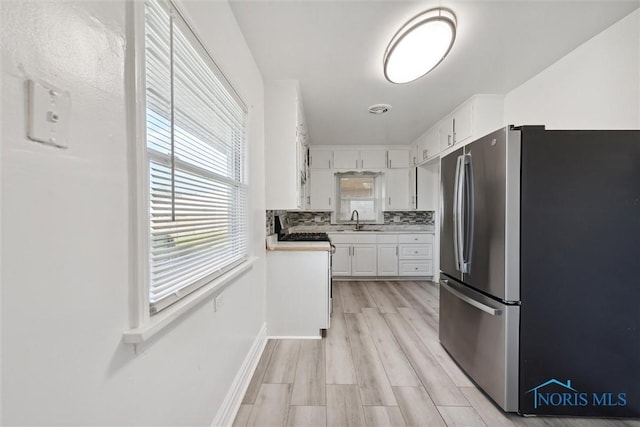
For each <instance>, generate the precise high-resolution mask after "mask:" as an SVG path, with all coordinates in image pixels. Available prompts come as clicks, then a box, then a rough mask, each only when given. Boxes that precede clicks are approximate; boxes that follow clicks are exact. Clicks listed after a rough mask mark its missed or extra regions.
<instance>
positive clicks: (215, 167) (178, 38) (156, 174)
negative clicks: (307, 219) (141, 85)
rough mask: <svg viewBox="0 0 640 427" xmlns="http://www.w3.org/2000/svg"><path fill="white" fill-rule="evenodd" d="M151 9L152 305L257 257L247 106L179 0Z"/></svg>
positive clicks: (156, 0)
mask: <svg viewBox="0 0 640 427" xmlns="http://www.w3.org/2000/svg"><path fill="white" fill-rule="evenodd" d="M144 15H145V17H144V19H145V37H144V42H145V50H144V55H145V60H144V65H145V66H144V68H145V73H144V75H145V93H146V145H147V165H148V180H149V186H148V197H149V216H148V220H149V227H148V231H149V245H148V247H149V254H148V256H149V282H150V283H149V307H150V312H151V313H152V314H153V313H156V312H158V311H160V310H162V309H163V308H165V307H167V306H169V305H170V304H172V303H174V302H176V301H177V300H179V299H180V298H182V297H184V296H185V295H187V294H189V293H190V292H193V291H194V290H196V289H198V288H199V287H201V286H204V285H206V284H207V283H209V282H211V281H212V280H213V279H215V278H216V277H217V276H219V275H221V274H224V273H225V272H227V271H228V270H230V269H232V268H233V267H234V266H236V265H238V264H239V263H241V262H242V261H244V260H245V259H246V258H247V256H248V215H247V212H248V207H247V195H248V188H247V171H246V140H245V139H246V126H247V111H246V108H245V106H244V104H243V102H242V101H241V100H240V98H239V97H238V95H237V94H236V93H235V91H234V90H233V88H232V87H231V86H230V85H229V83H228V82H227V81H226V79H225V78H224V76H223V75H222V73H221V72H220V71H219V69H218V68H217V67H216V65H215V64H214V63H213V60H212V59H211V58H210V56H209V55H208V54H207V51H206V50H205V49H204V47H203V46H202V45H201V43H200V42H199V41H198V39H197V38H196V36H195V35H194V34H193V32H192V31H191V29H190V28H189V26H188V25H187V24H186V22H185V21H184V19H183V18H182V17H181V16H180V14H179V13H178V12H177V10H176V9H175V8H174V6H173V5H172V4H171V3H170V2H168V1H164V0H146V1H145V12H144Z"/></svg>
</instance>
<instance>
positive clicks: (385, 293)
mask: <svg viewBox="0 0 640 427" xmlns="http://www.w3.org/2000/svg"><path fill="white" fill-rule="evenodd" d="M333 297H334V312H333V316H332V318H331V328H330V329H329V330H328V331H327V336H326V338H324V339H322V340H269V341H268V342H267V345H266V347H265V350H264V352H263V354H262V357H261V359H260V362H259V364H258V367H257V369H256V371H255V373H254V375H253V378H252V379H251V383H250V385H249V388H248V390H247V393H246V395H245V397H244V400H243V402H242V406H241V407H240V410H239V411H238V415H237V416H236V419H235V422H234V424H233V425H234V426H237V427H240V426H260V427H270V426H287V427H293V426H330V427H364V426H367V427H374V426H381V427H382V426H390V427H401V426H405V425H406V426H429V427H438V426H450V427H453V426H456V427H458V426H461V427H462V426H470V427H471V426H486V427H504V426H510V427H543V426H558V427H587V426H590V427H596V426H597V427H614V426H626V427H640V421H635V420H624V421H622V420H611V419H578V418H552V417H537V418H536V417H530V418H523V417H520V416H518V415H514V414H505V413H504V412H502V411H501V410H500V409H499V408H497V407H496V406H495V405H494V404H493V402H492V401H490V400H489V399H488V398H487V397H486V396H485V395H484V394H483V393H482V392H481V391H480V390H479V389H477V388H476V387H475V386H474V384H473V383H472V382H471V381H470V380H469V378H467V376H466V375H465V374H464V372H462V371H461V370H460V368H458V366H457V365H456V364H455V363H454V362H453V360H452V359H451V358H450V357H449V355H448V354H447V353H446V352H445V351H444V349H443V348H442V346H441V345H440V343H439V341H438V287H437V285H436V284H434V283H431V282H373V281H372V282H356V281H353V282H347V281H344V282H338V281H335V282H334V295H333Z"/></svg>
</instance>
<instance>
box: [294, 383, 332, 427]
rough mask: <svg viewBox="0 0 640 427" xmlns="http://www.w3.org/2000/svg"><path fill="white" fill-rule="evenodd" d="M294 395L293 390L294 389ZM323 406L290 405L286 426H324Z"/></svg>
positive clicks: (325, 423) (325, 409)
mask: <svg viewBox="0 0 640 427" xmlns="http://www.w3.org/2000/svg"><path fill="white" fill-rule="evenodd" d="M294 395H295V391H294ZM326 425H327V408H326V407H325V406H290V407H289V417H288V418H287V427H326Z"/></svg>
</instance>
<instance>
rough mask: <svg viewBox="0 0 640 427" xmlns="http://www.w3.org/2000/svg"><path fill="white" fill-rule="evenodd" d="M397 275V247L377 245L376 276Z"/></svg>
mask: <svg viewBox="0 0 640 427" xmlns="http://www.w3.org/2000/svg"><path fill="white" fill-rule="evenodd" d="M397 275H398V245H378V276H397Z"/></svg>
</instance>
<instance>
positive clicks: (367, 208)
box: [336, 173, 381, 222]
mask: <svg viewBox="0 0 640 427" xmlns="http://www.w3.org/2000/svg"><path fill="white" fill-rule="evenodd" d="M336 178H337V179H336V184H337V187H338V188H337V191H338V206H337V212H336V219H337V221H338V222H348V221H350V220H351V213H352V212H353V211H354V210H357V211H358V214H359V218H360V221H361V222H379V221H380V216H381V210H380V197H379V185H377V183H378V180H379V174H362V173H358V174H353V173H344V174H343V173H338V174H336Z"/></svg>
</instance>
